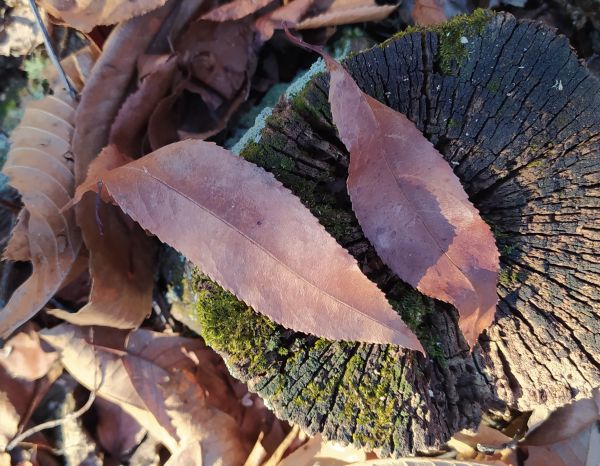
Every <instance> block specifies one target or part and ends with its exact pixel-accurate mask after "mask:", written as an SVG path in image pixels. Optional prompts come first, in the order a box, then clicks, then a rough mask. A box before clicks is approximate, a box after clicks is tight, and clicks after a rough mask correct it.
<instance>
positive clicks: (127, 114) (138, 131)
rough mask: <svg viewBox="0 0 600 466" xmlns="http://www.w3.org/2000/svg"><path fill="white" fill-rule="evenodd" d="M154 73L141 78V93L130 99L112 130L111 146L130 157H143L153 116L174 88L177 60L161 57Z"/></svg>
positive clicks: (137, 91) (120, 112) (126, 101)
mask: <svg viewBox="0 0 600 466" xmlns="http://www.w3.org/2000/svg"><path fill="white" fill-rule="evenodd" d="M159 57H160V58H161V59H160V60H159V61H158V62H156V61H155V62H154V66H153V69H152V70H151V71H150V72H147V75H146V76H144V77H142V81H141V83H140V85H139V87H138V89H137V90H136V91H135V92H134V93H132V94H131V95H129V97H127V99H126V100H125V103H124V104H123V106H122V107H121V109H120V110H119V113H118V115H117V117H116V118H115V121H114V123H113V124H112V127H111V130H110V137H109V142H110V143H111V144H115V145H116V146H117V147H118V148H119V150H120V151H121V152H122V153H123V154H127V155H129V156H130V157H139V156H141V155H143V148H142V141H143V137H144V133H145V131H146V127H147V125H148V120H149V118H150V115H152V113H153V112H154V110H155V109H156V106H157V105H158V103H159V102H160V101H161V100H162V99H163V97H164V96H165V94H166V93H167V92H168V90H169V88H170V87H171V82H172V81H173V77H174V76H173V75H174V72H175V67H176V66H177V59H176V57H175V56H172V55H166V56H165V55H160V56H159Z"/></svg>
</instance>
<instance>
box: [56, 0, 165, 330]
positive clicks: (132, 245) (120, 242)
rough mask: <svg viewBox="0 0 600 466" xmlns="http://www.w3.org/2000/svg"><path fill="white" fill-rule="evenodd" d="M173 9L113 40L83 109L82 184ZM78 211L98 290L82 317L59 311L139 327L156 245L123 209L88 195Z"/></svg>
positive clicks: (122, 30)
mask: <svg viewBox="0 0 600 466" xmlns="http://www.w3.org/2000/svg"><path fill="white" fill-rule="evenodd" d="M172 6H173V2H169V3H168V4H167V5H165V6H164V7H162V8H159V9H158V10H155V11H153V12H151V13H149V14H147V15H144V16H141V17H137V18H134V19H132V20H130V21H127V22H126V23H124V24H122V25H120V26H118V27H117V28H116V29H115V30H114V31H113V33H112V34H111V36H110V37H109V39H108V41H107V43H106V45H105V47H104V52H103V54H102V56H101V57H100V60H99V61H98V62H97V64H96V65H95V66H94V69H93V73H92V76H91V77H90V79H89V80H88V82H87V84H86V87H85V89H84V91H83V94H82V97H81V101H80V104H79V107H78V109H77V115H76V120H77V125H76V128H75V134H74V136H73V152H74V157H75V175H76V180H77V183H78V184H80V183H82V182H83V181H84V179H85V177H86V175H87V172H88V168H89V165H90V163H91V162H92V160H94V159H95V158H96V156H97V155H98V154H99V153H100V151H101V150H102V148H103V147H104V146H105V145H106V144H107V142H108V137H109V131H110V127H111V125H112V122H113V120H114V118H115V116H116V115H117V112H118V110H119V107H120V105H121V102H122V100H123V98H124V96H125V93H126V90H127V87H128V85H129V83H130V80H131V78H132V77H133V74H134V71H135V62H136V60H135V57H137V56H138V55H141V54H142V53H144V52H145V50H146V49H147V47H148V46H149V45H150V43H151V42H152V40H153V38H154V36H155V34H156V32H157V31H158V30H159V29H160V26H161V24H162V22H163V20H164V18H165V17H166V16H167V15H168V14H169V12H170V11H171V8H172ZM123 50H127V53H123ZM132 57H133V58H132ZM107 89H109V90H110V92H107ZM75 211H76V217H77V224H78V225H79V227H80V228H81V232H82V235H83V240H84V242H85V245H86V246H87V248H88V250H89V251H90V276H91V278H92V289H91V293H90V298H89V303H88V304H87V305H86V306H85V307H84V308H83V309H81V310H80V311H79V312H78V313H77V314H68V313H64V312H60V311H55V312H56V313H57V314H58V313H60V315H61V317H62V318H64V319H66V320H69V321H70V322H76V323H79V324H82V325H84V324H97V325H113V326H116V327H118V328H132V327H137V326H138V325H139V324H140V323H141V322H142V321H143V320H144V318H145V317H146V316H147V315H148V314H149V312H150V310H151V304H152V303H151V300H152V287H153V261H154V251H155V248H156V247H155V245H154V242H153V241H152V239H150V238H148V237H147V235H146V234H145V233H144V232H143V231H142V230H141V229H140V228H139V227H138V226H137V225H135V224H133V222H131V220H130V219H128V218H127V217H126V216H124V215H122V213H121V212H119V210H118V209H115V208H114V207H113V206H109V205H104V204H102V203H100V205H97V202H96V199H95V198H94V196H86V197H85V198H84V199H83V200H82V202H80V203H79V204H78V205H77V206H76V209H75Z"/></svg>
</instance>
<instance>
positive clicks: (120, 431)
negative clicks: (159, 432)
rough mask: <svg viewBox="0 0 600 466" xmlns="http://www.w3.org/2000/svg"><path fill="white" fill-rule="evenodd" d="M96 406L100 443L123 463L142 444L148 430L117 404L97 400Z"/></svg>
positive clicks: (101, 399)
mask: <svg viewBox="0 0 600 466" xmlns="http://www.w3.org/2000/svg"><path fill="white" fill-rule="evenodd" d="M94 406H95V408H96V413H97V415H98V421H97V423H96V435H97V436H98V441H99V442H100V444H101V445H102V448H104V449H105V450H106V451H107V452H108V453H110V454H111V455H112V456H113V457H114V458H115V459H118V460H120V461H123V460H124V459H125V457H126V455H127V454H128V453H129V452H131V451H132V450H133V449H134V448H135V447H136V446H137V445H139V444H140V442H141V441H142V439H143V438H144V435H146V430H145V429H144V428H142V426H141V425H140V424H139V423H138V422H137V421H136V420H135V419H134V418H133V417H132V416H131V415H130V414H128V413H127V412H126V411H125V410H123V409H122V408H121V407H120V406H119V405H117V404H116V403H111V402H110V401H108V400H105V399H104V398H96V400H95V401H94Z"/></svg>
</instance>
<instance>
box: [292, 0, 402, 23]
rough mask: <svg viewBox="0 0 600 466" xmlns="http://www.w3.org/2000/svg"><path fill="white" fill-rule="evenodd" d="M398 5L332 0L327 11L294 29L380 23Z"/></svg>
mask: <svg viewBox="0 0 600 466" xmlns="http://www.w3.org/2000/svg"><path fill="white" fill-rule="evenodd" d="M396 8H398V5H378V4H377V3H376V2H375V0H334V1H333V2H332V3H331V5H329V6H328V8H327V10H326V11H324V12H322V13H320V14H318V15H316V16H311V17H310V18H306V19H304V20H302V21H300V22H299V23H298V24H297V25H296V26H295V27H296V29H316V28H320V27H326V26H338V25H341V24H353V23H360V22H365V21H380V20H382V19H385V18H387V17H388V16H389V15H390V14H391V13H392V12H393V11H394V10H395V9H396Z"/></svg>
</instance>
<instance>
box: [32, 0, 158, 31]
mask: <svg viewBox="0 0 600 466" xmlns="http://www.w3.org/2000/svg"><path fill="white" fill-rule="evenodd" d="M166 1H167V0H136V1H133V2H132V1H125V2H124V1H122V0H94V1H92V2H90V1H86V0H70V1H68V2H65V1H64V0H38V3H39V4H40V6H42V7H43V8H44V9H45V10H46V11H47V12H48V13H50V14H51V15H52V16H54V17H55V18H57V19H60V20H61V21H63V22H65V23H66V24H68V25H69V26H71V27H73V28H75V29H79V30H80V31H83V32H89V31H91V30H92V29H93V28H94V26H98V25H101V24H103V25H104V24H116V23H120V22H121V21H125V20H128V19H130V18H133V17H134V16H139V15H142V14H144V13H146V12H148V11H150V10H154V9H156V8H158V7H160V6H162V5H164V4H165V3H166Z"/></svg>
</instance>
